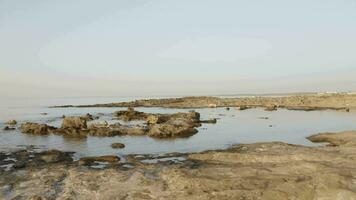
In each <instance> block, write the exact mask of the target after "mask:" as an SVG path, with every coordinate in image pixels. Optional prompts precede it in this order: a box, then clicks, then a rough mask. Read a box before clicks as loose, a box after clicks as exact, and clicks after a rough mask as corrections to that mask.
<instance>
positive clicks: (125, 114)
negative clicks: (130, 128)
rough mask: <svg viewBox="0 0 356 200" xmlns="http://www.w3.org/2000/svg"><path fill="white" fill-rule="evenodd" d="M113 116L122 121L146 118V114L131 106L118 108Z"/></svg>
mask: <svg viewBox="0 0 356 200" xmlns="http://www.w3.org/2000/svg"><path fill="white" fill-rule="evenodd" d="M114 116H115V117H117V118H118V119H120V120H123V121H132V120H146V118H147V117H148V114H146V113H144V112H139V111H135V110H134V109H133V108H132V107H129V108H128V109H127V110H120V111H117V112H115V113H114Z"/></svg>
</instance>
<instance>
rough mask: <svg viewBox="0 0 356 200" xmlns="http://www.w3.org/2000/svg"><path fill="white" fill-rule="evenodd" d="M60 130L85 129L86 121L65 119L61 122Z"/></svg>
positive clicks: (74, 118)
mask: <svg viewBox="0 0 356 200" xmlns="http://www.w3.org/2000/svg"><path fill="white" fill-rule="evenodd" d="M62 128H74V129H86V128H87V120H85V119H84V118H82V117H65V118H64V119H63V122H62Z"/></svg>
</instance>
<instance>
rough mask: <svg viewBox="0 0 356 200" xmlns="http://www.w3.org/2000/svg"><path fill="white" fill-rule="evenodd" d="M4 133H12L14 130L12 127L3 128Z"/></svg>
mask: <svg viewBox="0 0 356 200" xmlns="http://www.w3.org/2000/svg"><path fill="white" fill-rule="evenodd" d="M3 130H4V131H12V130H15V128H12V127H9V126H5V127H4V128H3Z"/></svg>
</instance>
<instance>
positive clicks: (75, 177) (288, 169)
mask: <svg viewBox="0 0 356 200" xmlns="http://www.w3.org/2000/svg"><path fill="white" fill-rule="evenodd" d="M311 138H313V139H312V140H317V141H318V142H329V143H332V144H333V146H322V147H304V146H297V145H289V144H285V143H281V142H271V143H256V144H244V145H235V146H233V147H232V148H230V149H227V150H219V151H207V152H202V153H193V154H186V155H184V156H186V158H187V160H186V161H184V162H181V163H177V164H165V163H157V164H142V163H139V162H137V163H135V162H134V161H131V162H132V163H133V165H134V167H133V168H129V169H125V170H124V169H122V168H115V167H111V168H107V169H91V168H88V167H85V166H80V165H76V164H63V163H49V164H43V165H40V166H36V167H26V168H23V169H21V170H13V171H9V172H4V171H3V172H1V176H0V198H1V199H12V198H15V199H28V198H32V197H41V198H43V199H182V200H183V199H193V200H194V199H217V200H224V199H226V200H228V199H251V200H252V199H264V200H279V199H283V200H284V199H300V200H314V199H322V200H335V199H342V200H352V199H356V181H355V180H356V144H355V141H356V132H352V131H349V132H342V133H337V134H331V133H328V134H318V135H315V136H312V137H311ZM0 157H1V156H0ZM112 158H113V157H107V158H105V159H103V160H101V161H108V160H111V159H112ZM88 159H89V158H88ZM90 159H92V158H90ZM90 159H89V160H90ZM106 159H108V160H106ZM113 159H114V158H113ZM116 161H117V160H116V159H115V162H116Z"/></svg>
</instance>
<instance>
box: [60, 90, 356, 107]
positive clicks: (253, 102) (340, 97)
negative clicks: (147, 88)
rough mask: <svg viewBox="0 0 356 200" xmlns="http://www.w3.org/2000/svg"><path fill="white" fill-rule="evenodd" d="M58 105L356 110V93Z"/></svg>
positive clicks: (184, 98)
mask: <svg viewBox="0 0 356 200" xmlns="http://www.w3.org/2000/svg"><path fill="white" fill-rule="evenodd" d="M54 107H55V108H68V107H164V108H190V109H194V108H211V107H244V108H254V107H263V108H267V109H271V108H272V107H273V108H276V109H278V108H286V109H289V110H305V111H311V110H327V109H332V110H345V111H350V110H355V109H356V93H320V94H316V93H312V94H300V95H296V94H293V95H287V96H250V97H231V98H230V97H229V98H227V97H213V96H197V97H181V98H165V99H142V100H135V101H130V102H118V103H115V102H114V103H105V104H91V105H59V106H54Z"/></svg>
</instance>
